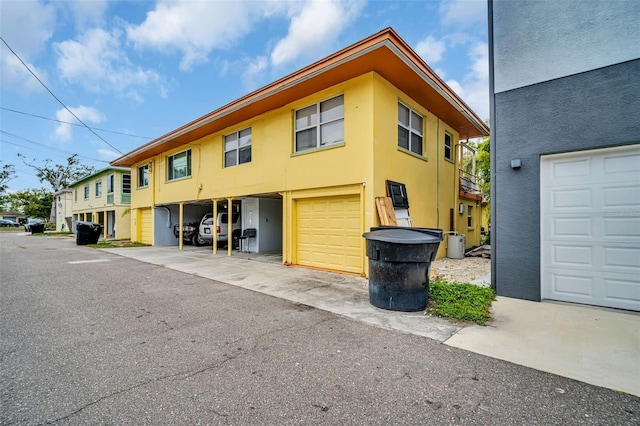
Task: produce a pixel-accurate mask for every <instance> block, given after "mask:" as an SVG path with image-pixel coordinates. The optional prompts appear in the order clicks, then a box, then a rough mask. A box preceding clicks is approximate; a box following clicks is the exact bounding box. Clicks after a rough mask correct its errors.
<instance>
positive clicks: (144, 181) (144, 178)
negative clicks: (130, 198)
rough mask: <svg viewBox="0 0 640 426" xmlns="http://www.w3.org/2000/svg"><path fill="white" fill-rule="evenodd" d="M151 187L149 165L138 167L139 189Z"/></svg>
mask: <svg viewBox="0 0 640 426" xmlns="http://www.w3.org/2000/svg"><path fill="white" fill-rule="evenodd" d="M147 186H149V165H148V164H145V165H144V166H140V167H138V188H146V187H147Z"/></svg>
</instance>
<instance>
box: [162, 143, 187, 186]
mask: <svg viewBox="0 0 640 426" xmlns="http://www.w3.org/2000/svg"><path fill="white" fill-rule="evenodd" d="M190 176H191V150H190V149H187V150H186V151H182V152H178V153H177V154H173V155H169V156H168V157H167V180H176V179H182V178H185V177H190Z"/></svg>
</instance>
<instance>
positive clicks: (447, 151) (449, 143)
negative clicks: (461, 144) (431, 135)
mask: <svg viewBox="0 0 640 426" xmlns="http://www.w3.org/2000/svg"><path fill="white" fill-rule="evenodd" d="M444 158H445V159H446V160H449V161H453V138H452V137H451V135H450V134H449V133H447V132H444Z"/></svg>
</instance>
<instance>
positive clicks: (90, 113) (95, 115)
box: [55, 105, 104, 141]
mask: <svg viewBox="0 0 640 426" xmlns="http://www.w3.org/2000/svg"><path fill="white" fill-rule="evenodd" d="M69 109H70V110H71V112H73V114H75V115H76V117H78V118H79V119H80V120H82V121H83V122H84V123H85V124H89V123H93V124H96V123H100V122H102V120H104V116H103V115H102V114H101V113H100V111H98V110H97V109H95V108H93V107H87V106H84V105H80V106H79V107H75V108H74V107H70V108H69ZM56 118H57V119H58V120H60V121H66V122H68V123H77V124H80V123H78V120H76V118H75V117H74V116H73V115H72V114H71V113H70V112H69V111H67V110H66V109H64V108H63V109H59V110H57V111H56ZM71 128H72V125H71V124H66V123H59V124H58V125H57V126H56V131H55V134H56V136H57V137H58V138H59V139H60V140H62V141H68V140H70V139H71Z"/></svg>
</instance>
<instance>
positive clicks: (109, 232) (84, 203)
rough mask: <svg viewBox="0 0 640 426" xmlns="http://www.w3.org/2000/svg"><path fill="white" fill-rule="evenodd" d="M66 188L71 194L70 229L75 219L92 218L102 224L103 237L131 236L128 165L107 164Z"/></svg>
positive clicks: (75, 221) (129, 174) (74, 223)
mask: <svg viewBox="0 0 640 426" xmlns="http://www.w3.org/2000/svg"><path fill="white" fill-rule="evenodd" d="M69 188H70V189H71V191H72V194H73V202H72V209H71V211H72V214H73V229H72V230H73V232H75V229H76V223H77V222H93V223H99V224H101V225H102V226H103V227H104V232H103V237H104V238H109V237H111V238H118V239H128V238H130V237H131V217H130V213H129V211H130V208H129V206H130V205H131V169H129V168H124V167H107V168H106V169H102V170H99V171H97V172H95V173H93V174H91V175H89V176H86V177H84V178H82V179H80V180H79V181H77V182H75V183H72V184H71V185H70V186H69Z"/></svg>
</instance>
